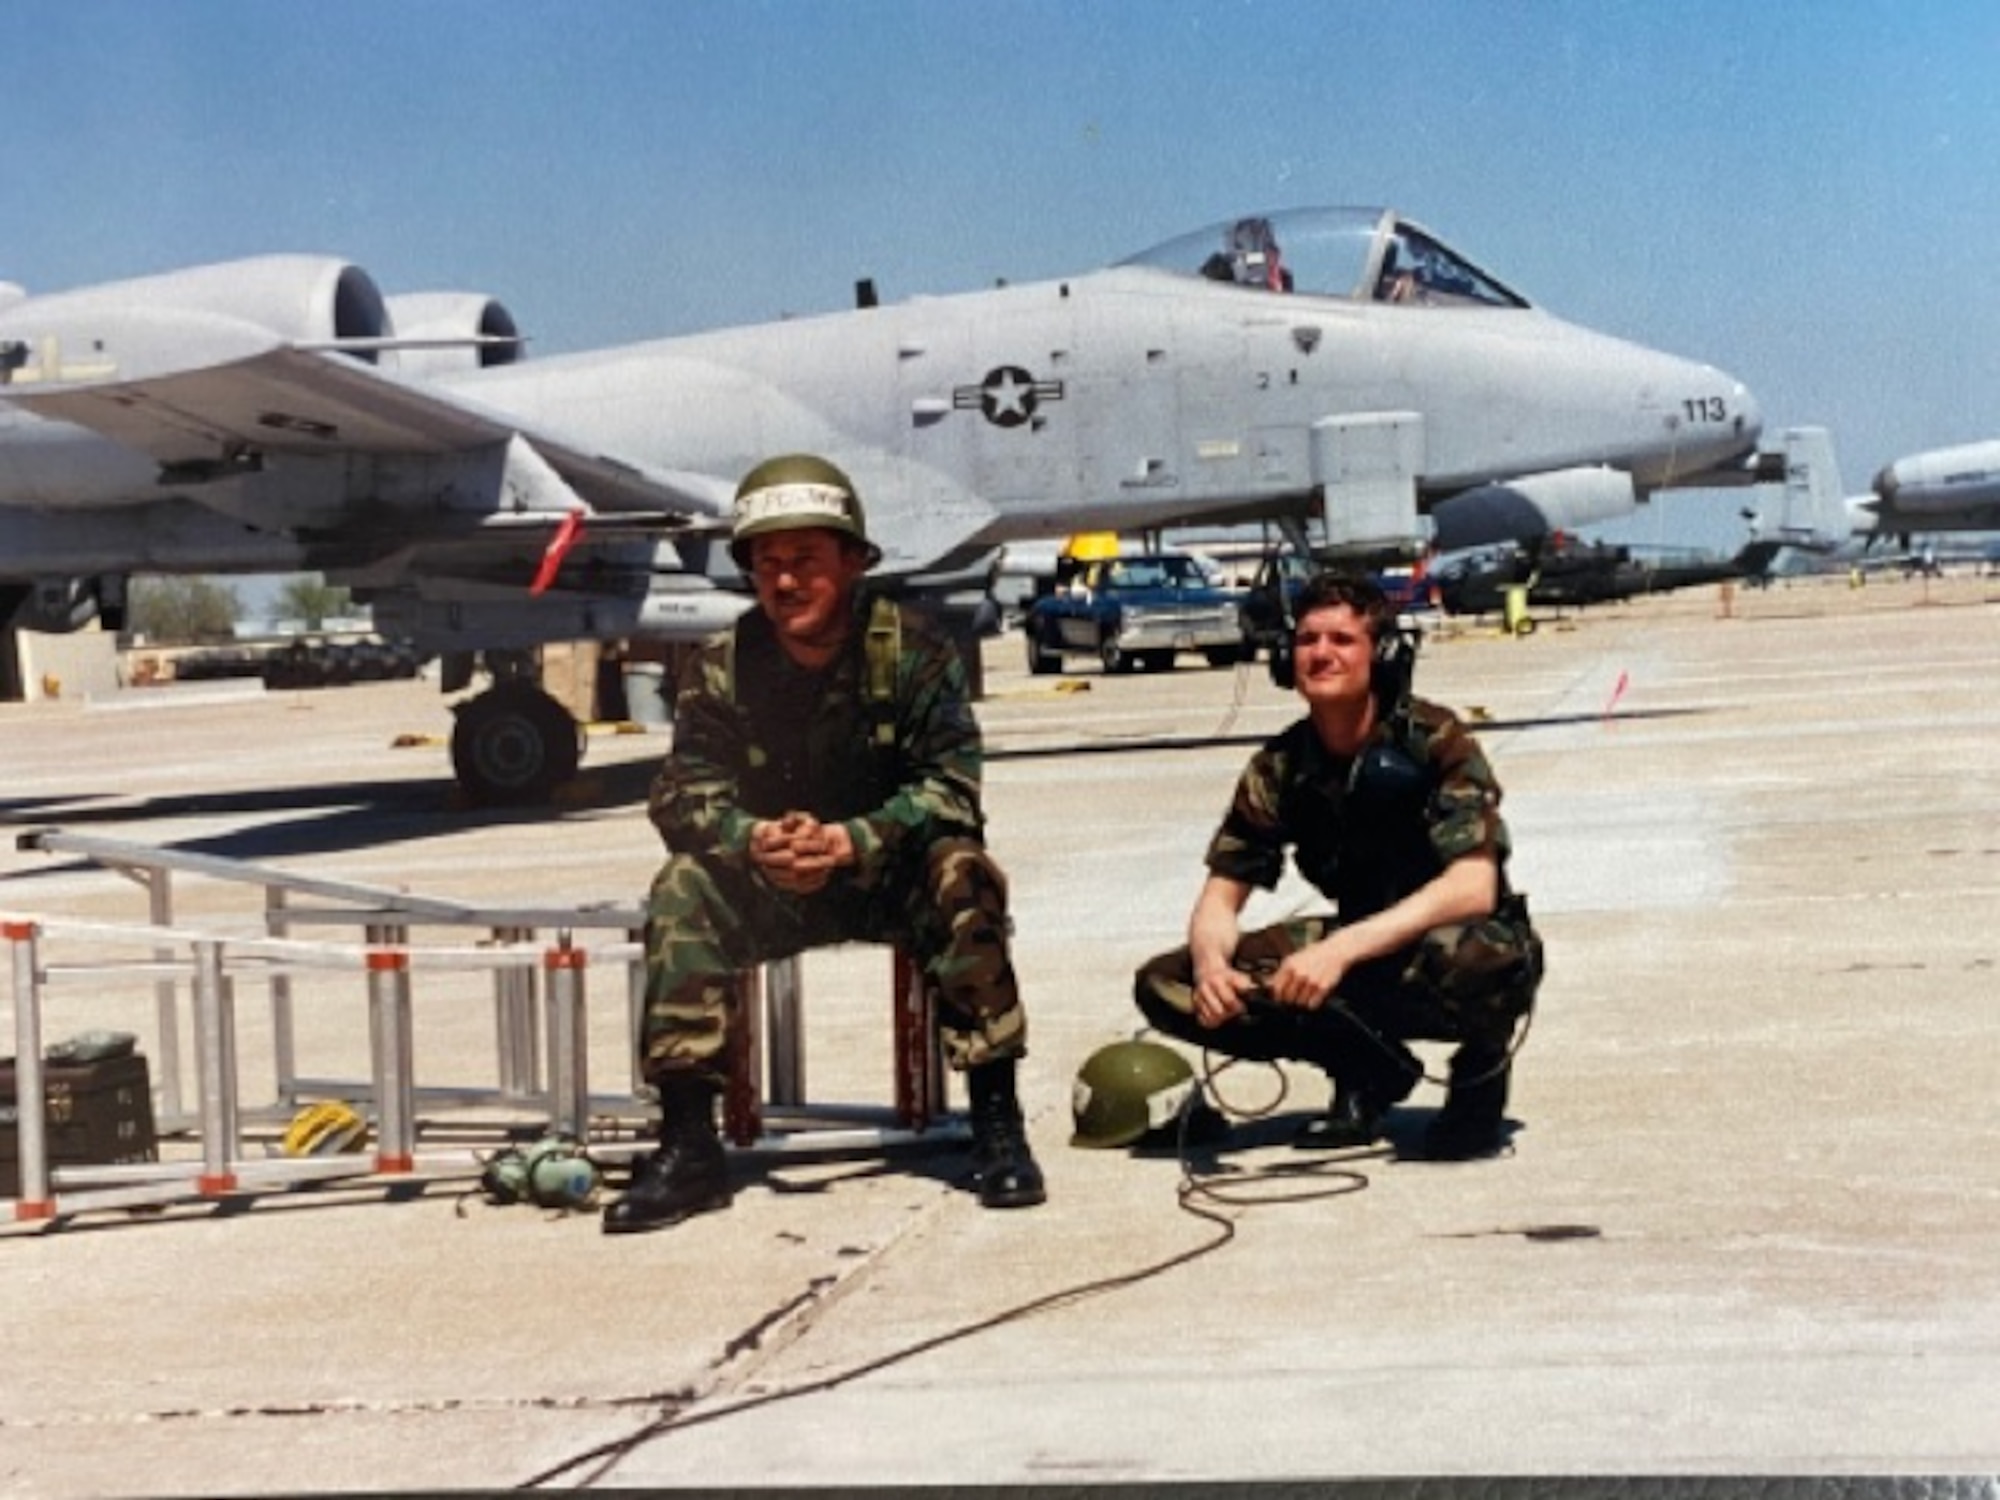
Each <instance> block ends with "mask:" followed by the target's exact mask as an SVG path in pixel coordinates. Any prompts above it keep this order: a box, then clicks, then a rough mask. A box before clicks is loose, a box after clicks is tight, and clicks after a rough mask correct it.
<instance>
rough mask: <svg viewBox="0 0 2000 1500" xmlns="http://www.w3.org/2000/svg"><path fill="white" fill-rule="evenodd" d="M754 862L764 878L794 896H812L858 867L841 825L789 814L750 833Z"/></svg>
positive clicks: (810, 816)
mask: <svg viewBox="0 0 2000 1500" xmlns="http://www.w3.org/2000/svg"><path fill="white" fill-rule="evenodd" d="M750 859H751V862H752V863H754V864H755V865H756V866H757V868H758V870H759V871H760V872H761V873H762V874H763V876H764V878H765V879H766V880H768V881H770V882H771V884H772V885H774V886H776V887H777V888H778V889H779V890H781V891H785V892H787V893H789V894H791V895H794V896H809V895H811V894H812V893H813V892H814V891H817V890H819V889H820V888H821V887H823V886H824V885H825V884H826V883H827V881H828V880H830V879H832V877H833V872H834V871H835V870H837V869H839V868H841V867H842V866H843V865H851V864H853V863H854V840H853V839H852V838H851V837H850V836H849V834H848V832H847V829H846V827H845V826H844V825H843V824H840V823H822V822H820V820H819V819H817V818H815V817H814V816H813V815H812V814H811V813H803V812H788V813H786V814H785V815H784V816H783V817H782V818H775V819H766V820H765V821H763V822H761V823H758V824H756V825H754V826H753V827H752V828H751V830H750Z"/></svg>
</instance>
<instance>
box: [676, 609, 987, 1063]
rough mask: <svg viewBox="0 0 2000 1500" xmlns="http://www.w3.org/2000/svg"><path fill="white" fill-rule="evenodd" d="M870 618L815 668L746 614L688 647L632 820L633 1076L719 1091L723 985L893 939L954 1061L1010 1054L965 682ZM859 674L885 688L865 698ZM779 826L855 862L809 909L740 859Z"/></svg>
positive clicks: (727, 998) (891, 622) (923, 630)
mask: <svg viewBox="0 0 2000 1500" xmlns="http://www.w3.org/2000/svg"><path fill="white" fill-rule="evenodd" d="M882 608H883V609H885V610H892V611H894V615H893V616H891V615H888V614H885V613H881V612H878V610H877V607H876V604H875V601H874V600H873V599H872V597H871V596H870V594H869V593H868V592H867V591H866V590H865V589H864V590H857V594H856V602H855V612H856V618H855V628H854V630H853V631H851V632H850V637H849V643H848V647H847V649H846V650H845V651H844V652H843V654H842V655H841V656H840V657H839V658H838V659H837V660H836V661H835V662H833V663H832V664H831V665H830V666H828V667H826V668H825V669H823V670H819V671H809V670H807V669H805V668H802V667H799V666H797V665H796V664H795V663H793V662H792V661H791V660H790V658H788V657H787V656H786V655H785V653H784V651H783V650H782V649H781V648H780V646H779V645H778V642H777V639H776V636H775V634H774V632H773V630H772V627H771V624H770V622H769V620H768V619H766V617H765V616H764V614H763V612H762V611H761V610H752V611H750V612H749V613H747V614H745V615H744V616H743V617H742V618H741V619H740V620H739V621H738V622H737V623H736V624H735V625H734V626H732V627H731V628H730V629H729V630H727V631H724V632H722V633H721V634H719V635H717V636H715V637H713V638H712V639H711V640H709V641H708V642H707V643H706V644H705V645H704V647H703V649H702V652H701V655H700V657H699V658H698V661H697V663H696V668H695V672H694V675H693V679H692V681H690V682H689V683H688V684H687V685H685V686H684V687H683V688H682V690H681V692H680V694H679V698H678V702H677V704H676V706H675V719H674V724H675V727H674V748H673V753H672V754H671V755H670V756H669V757H668V759H667V761H666V763H665V765H664V766H662V768H661V770H660V773H659V775H658V776H657V777H656V778H655V780H654V782H653V788H652V796H651V799H650V801H649V805H648V811H649V813H650V815H651V817H652V820H653V823H654V825H655V826H656V827H657V828H658V829H659V830H660V834H661V837H662V838H664V839H665V840H666V843H667V847H668V849H669V850H670V851H671V852H670V854H669V856H668V858H667V860H666V863H665V864H664V865H663V866H662V867H661V869H660V872H659V874H658V875H657V876H656V877H655V879H654V881H653V885H652V890H651V892H650V895H649V897H648V900H647V914H648V918H649V922H648V953H647V965H646V1007H645V1016H644V1021H643V1024H642V1027H641V1033H640V1039H639V1047H640V1060H641V1067H642V1069H643V1071H644V1072H645V1073H646V1075H647V1076H648V1077H649V1078H652V1077H657V1076H658V1075H660V1074H663V1073H666V1072H671V1071H674V1070H679V1069H689V1070H693V1071H696V1072H699V1073H702V1074H705V1075H707V1076H709V1077H711V1078H719V1077H720V1076H721V1072H722V1062H721V1056H722V1052H723V1048H724V1045H725V1042H726V1039H727V1034H728V1027H729V1025H730V1024H731V1022H732V1020H733V1017H732V1015H731V1013H730V1012H731V1007H732V1005H733V1003H734V999H735V993H734V988H733V985H732V983H731V980H732V976H733V975H734V973H735V972H736V971H738V970H741V969H744V968H747V967H750V966H752V965H754V964H757V963H760V962H764V961H767V960H771V959H778V958H785V957H789V956H790V955H792V954H795V953H798V952H801V951H803V950H805V949H808V948H814V947H821V946H825V945H828V944H833V943H840V942H845V941H850V940H860V941H866V942H880V943H897V944H900V945H902V946H903V947H905V948H906V949H907V950H908V951H909V952H910V954H911V955H912V957H913V958H915V959H916V961H917V962H918V963H919V965H920V966H921V967H922V969H923V973H924V977H925V982H926V984H928V985H929V987H930V989H931V991H932V993H933V994H934V995H935V996H936V999H937V1014H938V1030H939V1034H940V1037H941V1039H942V1042H943V1047H944V1053H945V1056H946V1059H947V1060H948V1061H949V1062H950V1063H951V1065H952V1066H954V1067H956V1068H966V1067H970V1066H976V1065H978V1064H980V1063H983V1062H987V1061H993V1060H998V1059H1003V1058H1010V1057H1017V1056H1019V1055H1021V1053H1022V1052H1023V1050H1024V1047H1025V1043H1026V1035H1027V1022H1026V1019H1025V1017H1024V1015H1023V1013H1022V1009H1021V1004H1020V997H1019V993H1018V989H1017V986H1016V983H1015V978H1014V969H1013V964H1012V962H1011V960H1010V958H1009V954H1008V931H1009V929H1008V920H1007V885H1006V879H1005V877H1004V876H1003V875H1002V874H1001V872H1000V869H999V867H998V866H997V865H996V864H995V863H994V861H993V859H992V857H991V856H990V855H989V854H988V853H987V850H986V846H985V842H984V836H983V834H984V825H985V819H984V815H983V813H982V812H981V810H980V804H979V782H980V766H981V745H980V735H979V726H978V723H977V722H976V720H975V719H974V717H973V713H972V707H971V704H970V702H969V701H968V691H967V686H966V676H965V667H964V664H963V663H962V662H961V661H960V659H959V655H958V652H957V650H956V648H955V647H954V646H953V645H952V643H951V641H950V639H949V638H948V637H947V636H946V635H945V634H944V633H943V632H942V631H941V630H940V629H939V628H938V627H937V626H936V624H935V623H933V622H932V621H930V620H928V619H927V618H926V617H925V616H923V615H922V614H921V613H919V612H917V611H914V610H911V609H908V608H904V607H903V606H900V605H888V604H885V605H884V606H882ZM871 631H872V632H874V633H875V634H876V635H877V637H878V639H877V642H876V643H875V644H874V645H870V644H869V639H868V638H869V635H870V632H871ZM885 636H886V640H887V642H888V644H887V645H886V646H885V645H884V644H883V638H884V637H885ZM891 652H893V656H891V654H890V653H891ZM871 653H873V655H872V656H871ZM892 664H893V673H891V672H890V667H891V665H892ZM871 670H874V671H877V672H879V673H881V674H882V675H883V677H884V679H889V678H891V677H892V680H883V681H881V682H879V683H878V684H877V685H875V686H874V687H872V688H871V683H870V676H869V674H870V672H871ZM788 811H803V812H808V813H811V814H812V815H813V816H814V817H816V818H818V819H819V820H820V821H822V822H825V823H835V822H838V823H841V824H842V825H843V826H844V827H845V828H846V830H847V832H848V834H849V836H850V837H851V838H852V839H853V842H854V851H855V854H856V856H857V861H858V862H857V864H855V865H854V866H852V867H849V868H845V869H841V870H837V871H835V872H834V875H833V877H832V879H831V880H829V882H828V883H827V884H826V885H825V886H824V887H822V888H821V889H820V890H818V891H815V892H813V893H812V894H810V895H792V894H788V893H786V892H784V891H780V890H778V889H777V888H776V887H775V886H773V885H771V884H770V883H769V882H768V881H766V880H765V879H764V877H763V876H762V875H761V874H760V873H759V872H758V870H757V868H756V866H755V865H754V864H753V863H752V861H751V859H750V855H749V845H750V830H751V827H752V825H753V824H754V823H756V822H759V821H761V820H764V819H767V818H777V817H780V816H782V815H783V814H784V813H786V812H788Z"/></svg>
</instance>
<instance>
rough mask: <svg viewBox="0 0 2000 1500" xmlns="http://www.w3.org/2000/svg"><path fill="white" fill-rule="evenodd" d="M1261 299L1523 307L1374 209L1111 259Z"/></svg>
mask: <svg viewBox="0 0 2000 1500" xmlns="http://www.w3.org/2000/svg"><path fill="white" fill-rule="evenodd" d="M1118 264H1120V265H1121V266H1150V267H1152V268H1153V269H1155V270H1160V271H1169V272H1172V273H1174V274H1176V275H1181V276H1197V277H1201V278H1202V279H1204V280H1208V281H1216V282H1226V283H1228V284H1229V285H1232V286H1239V287H1246V288H1250V289H1252V290H1255V291H1260V292H1276V293H1279V294H1281V295H1282V294H1284V293H1289V292H1297V293H1310V294H1312V295H1314V296H1320V297H1342V298H1345V299H1347V300H1349V301H1353V302H1394V303H1399V304H1403V305H1406V306H1410V307H1526V306H1528V305H1529V304H1528V299H1527V298H1525V297H1523V296H1521V295H1520V294H1519V293H1518V292H1515V291H1513V290H1512V289H1511V288H1509V287H1507V286H1505V285H1504V284H1502V283H1501V282H1499V281H1496V280H1495V279H1494V278H1493V277H1491V276H1489V275H1487V274H1486V272H1484V271H1482V270H1480V269H1479V267H1477V266H1475V265H1474V264H1473V263H1472V262H1471V261H1469V260H1467V259H1466V258H1465V257H1464V256H1462V255H1460V254H1459V253H1458V252H1457V251H1455V250H1453V249H1452V248H1451V247H1450V246H1448V245H1446V244H1445V243H1444V242H1443V241H1442V240H1440V239H1438V238H1437V236H1435V235H1433V234H1431V233H1430V232H1429V231H1427V230H1424V229H1421V228H1419V227H1418V226H1416V225H1415V224H1412V223H1410V222H1409V221H1408V220H1407V219H1400V218H1398V217H1397V216H1396V215H1395V214H1394V213H1392V212H1389V211H1387V210H1385V209H1379V208H1301V209H1290V210H1286V211H1284V212H1281V213H1272V214H1253V215H1249V216H1247V217H1244V218H1240V219H1229V220H1225V221H1224V222H1222V223H1220V224H1212V225H1210V226H1209V227H1208V228H1206V229H1198V230H1196V231H1195V232H1194V233H1192V234H1185V235H1182V236H1180V237H1179V238H1178V239H1172V240H1168V241H1167V242H1166V243H1165V244H1162V245H1155V246H1154V247H1153V248H1152V249H1150V250H1146V251H1143V252H1141V253H1140V254H1138V255H1134V256H1131V257H1129V258H1128V259H1126V260H1122V261H1120V262H1118Z"/></svg>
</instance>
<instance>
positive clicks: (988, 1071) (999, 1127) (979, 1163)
mask: <svg viewBox="0 0 2000 1500" xmlns="http://www.w3.org/2000/svg"><path fill="white" fill-rule="evenodd" d="M965 1083H966V1091H967V1092H968V1093H970V1094H971V1096H972V1170H973V1176H974V1180H975V1181H976V1182H977V1184H978V1186H979V1201H980V1203H981V1204H982V1205H984V1206H985V1207H987V1208H1032V1207H1033V1206H1034V1205H1035V1204H1037V1203H1040V1202H1042V1201H1044V1200H1045V1199H1046V1198H1047V1197H1048V1196H1049V1195H1048V1191H1047V1189H1046V1188H1044V1187H1043V1185H1042V1169H1041V1168H1040V1167H1038V1166H1036V1165H1035V1158H1034V1154H1033V1153H1032V1152H1031V1151H1030V1150H1029V1149H1028V1132H1027V1129H1026V1127H1025V1126H1024V1125H1023V1124H1022V1121H1021V1101H1020V1099H1019V1098H1018V1097H1017V1096H1016V1094H1015V1092H1014V1060H1013V1059H1012V1058H1005V1059H1002V1060H1001V1061H999V1062H989V1063H981V1064H979V1066H977V1067H975V1068H971V1069H968V1070H967V1072H966V1075H965Z"/></svg>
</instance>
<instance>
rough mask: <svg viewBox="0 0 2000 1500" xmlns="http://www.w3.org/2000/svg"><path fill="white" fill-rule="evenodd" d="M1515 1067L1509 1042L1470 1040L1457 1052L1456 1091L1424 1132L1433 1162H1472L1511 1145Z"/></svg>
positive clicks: (1453, 1077) (1453, 1064) (1454, 1057)
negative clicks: (1509, 1093)
mask: <svg viewBox="0 0 2000 1500" xmlns="http://www.w3.org/2000/svg"><path fill="white" fill-rule="evenodd" d="M1511 1071H1512V1064H1511V1062H1510V1060H1509V1058H1508V1056H1507V1050H1506V1049H1505V1048H1504V1047H1494V1046H1490V1045H1488V1044H1486V1043H1483V1042H1467V1043H1466V1044H1465V1045H1464V1046H1462V1047H1460V1048H1459V1049H1458V1051H1456V1052H1454V1053H1453V1054H1452V1055H1451V1091H1450V1092H1449V1093H1448V1094H1446V1095H1445V1101H1444V1108H1443V1109H1441V1110H1439V1111H1438V1112H1437V1116H1436V1118H1434V1119H1433V1120H1432V1121H1431V1123H1430V1126H1429V1128H1427V1129H1426V1130H1425V1131H1424V1155H1425V1156H1426V1157H1427V1158H1429V1159H1430V1160H1432V1161H1470V1160H1471V1159H1472V1158H1473V1157H1476V1156H1492V1155H1494V1154H1496V1153H1497V1152H1498V1151H1499V1150H1500V1149H1501V1147H1503V1146H1505V1145H1506V1144H1507V1133H1506V1128H1505V1126H1506V1117H1507V1076H1508V1074H1509V1073H1510V1072H1511Z"/></svg>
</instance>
